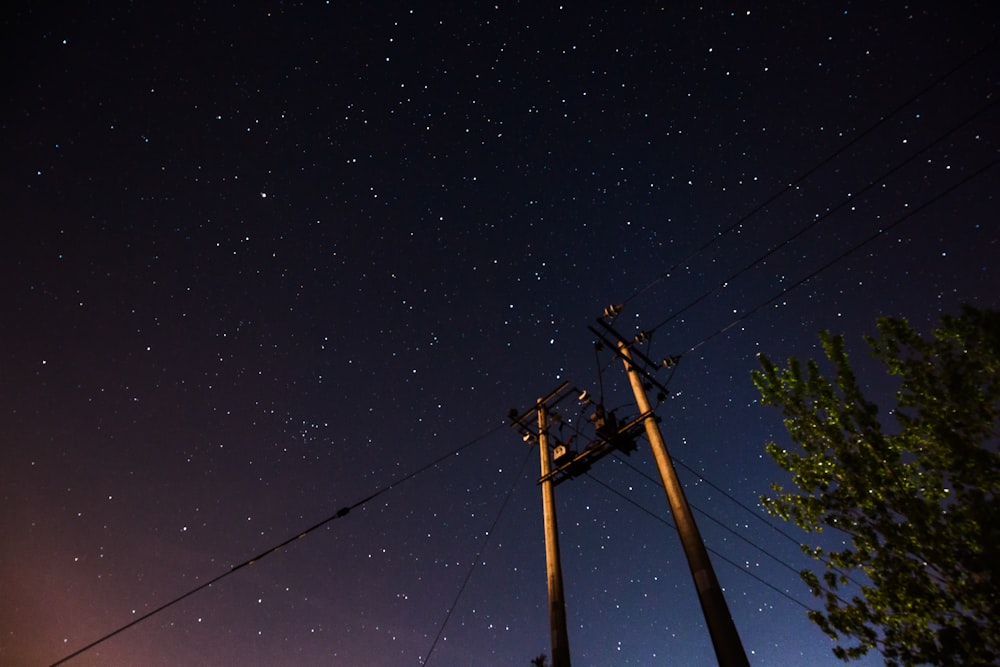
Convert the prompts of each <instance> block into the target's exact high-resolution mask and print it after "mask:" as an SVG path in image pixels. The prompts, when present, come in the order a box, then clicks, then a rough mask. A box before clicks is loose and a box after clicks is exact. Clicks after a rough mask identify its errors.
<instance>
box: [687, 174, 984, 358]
mask: <svg viewBox="0 0 1000 667" xmlns="http://www.w3.org/2000/svg"><path fill="white" fill-rule="evenodd" d="M997 162H1000V160H997V159H994V160H992V161H991V162H989V163H988V164H986V165H985V166H983V167H980V168H979V169H977V170H976V171H974V172H972V173H971V174H969V175H967V176H966V177H965V178H963V179H961V180H960V181H958V182H957V183H955V184H953V185H951V186H949V187H948V188H946V189H944V190H942V191H941V192H939V193H938V194H936V195H935V196H933V197H931V198H930V199H928V200H927V201H925V202H924V203H923V204H921V205H919V206H917V207H915V208H913V209H911V210H909V211H907V212H906V213H905V214H903V215H901V216H900V217H898V218H896V220H894V221H893V222H892V223H891V224H889V225H888V226H886V227H883V228H882V229H880V230H878V231H877V232H875V233H874V234H871V235H870V236H868V237H867V238H865V239H863V240H861V241H859V242H858V243H855V244H854V245H852V246H851V247H849V248H848V249H847V250H845V251H844V252H842V253H840V254H839V255H837V256H836V257H834V258H833V259H831V260H830V261H828V262H826V263H824V264H822V265H821V266H820V267H819V268H817V269H816V270H814V271H812V272H811V273H809V274H807V275H806V276H804V277H802V278H800V279H799V280H797V281H795V282H794V283H792V284H791V285H789V286H788V287H786V288H785V289H783V290H781V291H780V292H778V293H777V294H775V295H774V296H772V297H771V298H769V299H768V300H766V301H764V302H762V303H759V304H757V305H756V306H754V307H753V308H750V309H748V310H746V311H744V312H743V314H742V315H740V316H739V317H737V318H736V319H734V320H733V321H731V322H730V323H729V324H727V325H725V326H724V327H722V328H720V329H718V330H717V331H715V332H713V333H711V334H709V335H708V336H706V337H704V338H702V339H701V340H700V341H699V342H697V343H695V344H694V345H692V346H691V347H690V348H688V350H687V351H688V352H689V353H690V352H694V351H695V350H697V349H698V348H699V347H701V346H702V345H704V344H705V343H707V342H709V341H710V340H712V339H713V338H715V337H717V336H719V335H721V334H723V333H725V332H726V331H729V330H730V329H731V328H733V327H734V326H736V325H737V324H739V323H740V322H742V321H743V320H745V319H748V318H750V317H751V316H753V315H755V314H756V313H757V312H758V311H760V310H761V309H762V308H765V307H767V306H769V305H771V304H772V303H774V302H775V301H777V300H778V299H780V298H781V297H783V296H785V295H786V294H788V293H789V292H791V291H792V290H793V289H795V288H797V287H800V286H801V285H803V284H805V283H806V282H808V281H809V280H812V279H813V278H815V277H816V276H818V275H819V274H820V273H822V272H823V271H826V270H827V269H829V268H830V267H831V266H833V265H835V264H837V263H838V262H841V261H842V260H844V259H846V258H847V257H849V256H850V255H852V254H854V253H855V252H857V251H858V250H860V249H861V248H863V247H864V246H866V245H868V244H869V243H871V242H872V241H874V240H875V239H877V238H879V237H880V236H883V235H884V234H885V233H886V232H889V231H892V230H893V229H895V228H896V227H898V226H899V225H901V224H902V223H903V222H905V221H906V220H908V219H910V218H911V217H913V216H914V215H916V214H917V213H920V212H921V211H923V210H924V209H925V208H927V207H929V206H930V205H931V204H934V203H937V202H938V201H940V200H941V199H944V198H945V197H946V196H948V195H950V194H951V193H952V192H954V191H955V190H957V189H958V188H960V187H962V186H963V185H966V184H967V183H969V182H970V181H972V180H973V179H975V178H976V177H978V176H981V175H982V174H984V173H986V172H987V171H989V170H990V169H992V168H993V167H995V166H996V165H997Z"/></svg>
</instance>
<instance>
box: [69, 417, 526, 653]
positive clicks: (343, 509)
mask: <svg viewBox="0 0 1000 667" xmlns="http://www.w3.org/2000/svg"><path fill="white" fill-rule="evenodd" d="M505 426H506V425H505V424H499V425H497V426H494V427H493V428H491V429H490V430H488V431H486V432H485V433H482V434H480V435H477V436H476V437H474V438H472V439H471V440H469V441H468V442H466V443H465V444H463V445H460V446H459V447H456V448H455V449H453V450H451V451H450V452H448V453H447V454H444V455H442V456H439V457H438V458H436V459H434V460H433V461H431V462H430V463H428V464H426V465H424V466H422V467H420V468H418V469H416V470H414V471H413V472H411V473H409V474H407V475H404V476H403V477H400V478H399V479H397V480H396V481H394V482H391V483H390V484H387V485H385V486H383V487H382V488H380V489H378V490H377V491H375V492H374V493H372V494H371V495H370V496H368V497H366V498H363V499H361V500H359V501H357V502H356V503H354V504H353V505H346V506H344V507H341V508H340V509H339V510H337V511H336V512H335V513H334V514H331V515H330V516H328V517H326V518H325V519H323V520H322V521H320V522H319V523H316V524H313V525H312V526H310V527H309V528H306V529H305V530H303V531H300V532H299V533H296V534H295V535H293V536H292V537H289V538H288V539H286V540H285V541H283V542H281V543H279V544H276V545H274V546H273V547H271V548H270V549H267V550H266V551H262V552H261V553H259V554H257V555H256V556H254V557H253V558H248V559H247V560H245V561H243V562H242V563H240V564H239V565H233V566H232V567H231V568H229V570H227V571H225V572H223V573H221V574H219V575H218V576H215V577H213V578H212V579H209V580H208V581H206V582H204V583H203V584H200V585H198V586H196V587H194V588H192V589H191V590H189V591H188V592H186V593H184V594H183V595H179V596H177V597H176V598H174V599H172V600H170V601H169V602H165V603H164V604H162V605H160V606H159V607H157V608H156V609H153V610H152V611H149V612H147V613H145V614H143V615H142V616H140V617H139V618H136V619H134V620H132V621H130V622H129V623H126V624H125V625H123V626H121V627H119V628H117V629H115V630H113V631H111V632H109V633H108V634H106V635H104V636H102V637H100V638H98V639H96V640H94V641H92V642H90V643H89V644H87V645H86V646H84V647H82V648H79V649H77V650H76V651H73V652H72V653H70V654H69V655H67V656H65V657H63V658H61V659H59V660H57V661H56V662H54V663H52V665H51V667H57V665H61V664H63V663H65V662H67V661H68V660H71V659H73V658H75V657H77V656H78V655H80V654H82V653H85V652H87V651H89V650H90V649H92V648H94V647H95V646H98V645H99V644H102V643H104V642H106V641H107V640H109V639H111V638H112V637H115V636H116V635H119V634H121V633H122V632H124V631H126V630H128V629H129V628H131V627H133V626H135V625H138V624H139V623H141V622H142V621H145V620H146V619H148V618H151V617H152V616H155V615H156V614H159V613H160V612H162V611H165V610H166V609H169V608H170V607H172V606H174V605H175V604H177V603H178V602H181V601H182V600H185V599H187V598H189V597H191V596H192V595H194V594H195V593H198V592H199V591H202V590H204V589H206V588H208V587H209V586H211V585H212V584H214V583H216V582H219V581H221V580H222V579H225V578H226V577H228V576H229V575H231V574H234V573H236V572H237V571H239V570H241V569H243V568H245V567H247V566H249V565H253V564H254V563H256V562H257V561H259V560H261V559H262V558H264V557H265V556H270V555H271V554H273V553H274V552H276V551H280V550H281V549H282V548H284V547H286V546H288V545H289V544H291V543H292V542H295V541H296V540H300V539H302V538H303V537H305V536H306V535H308V534H309V533H311V532H313V531H315V530H317V529H319V528H322V527H323V526H325V525H327V524H328V523H330V522H332V521H334V520H336V519H342V518H344V517H345V516H347V515H348V514H349V513H350V512H351V510H353V509H356V508H358V507H361V506H362V505H364V504H365V503H367V502H369V501H371V500H374V499H375V498H377V497H379V496H380V495H382V494H383V493H385V492H387V491H389V490H390V489H393V488H395V487H397V486H399V485H400V484H402V483H403V482H407V481H409V480H411V479H413V478H414V477H416V476H417V475H420V474H422V473H424V472H426V471H427V470H430V469H431V468H433V467H435V466H437V465H438V464H440V463H442V462H443V461H445V460H447V459H449V458H451V457H452V456H455V455H457V454H459V453H461V452H462V451H464V450H466V449H468V448H469V447H472V446H473V445H475V444H477V443H479V442H481V441H482V440H484V439H486V438H487V437H489V436H490V435H493V434H494V433H496V432H497V431H499V430H500V429H502V428H504V427H505Z"/></svg>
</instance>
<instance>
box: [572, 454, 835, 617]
mask: <svg viewBox="0 0 1000 667" xmlns="http://www.w3.org/2000/svg"><path fill="white" fill-rule="evenodd" d="M587 477H588V478H590V479H592V480H593V481H595V482H597V483H598V484H600V485H601V486H603V487H604V488H605V489H607V490H608V491H610V492H611V493H613V494H615V495H616V496H618V497H619V498H621V499H622V500H625V501H626V502H628V503H630V504H631V505H633V506H635V507H636V508H638V509H640V510H642V511H643V512H645V513H646V514H648V515H649V516H651V517H653V518H654V519H656V520H657V521H659V522H660V523H662V524H665V525H667V526H669V527H671V528H673V529H675V530H676V529H677V527H676V526H674V524H672V523H671V522H670V521H668V520H667V519H665V518H663V517H662V516H660V515H659V514H657V513H656V512H654V511H652V510H650V509H647V508H646V507H644V506H642V505H640V504H639V503H637V502H636V501H634V500H632V499H631V498H629V497H628V496H626V495H625V494H623V493H621V492H620V491H618V489H616V488H614V487H613V486H610V485H609V484H606V483H604V482H603V481H601V480H599V479H597V478H596V477H594V476H593V475H591V474H590V473H589V472H588V473H587ZM699 511H701V510H699ZM705 548H706V549H707V550H708V551H710V552H711V553H712V554H713V555H715V556H716V557H717V558H719V559H721V560H723V561H725V562H726V563H729V564H730V565H732V566H733V567H734V568H736V569H737V570H739V571H740V572H742V573H744V574H746V575H748V576H750V577H752V578H754V579H756V580H757V581H758V582H760V583H762V584H764V585H765V586H767V587H768V588H770V589H771V590H772V591H774V592H775V593H778V594H779V595H781V596H782V597H784V598H786V599H788V600H790V601H792V602H794V603H795V604H797V605H798V606H800V607H802V608H803V609H805V610H806V611H815V610H814V609H813V608H812V607H810V606H809V605H807V604H805V603H804V602H801V601H800V600H797V599H796V598H794V597H792V596H791V595H789V594H788V593H786V592H785V591H783V590H781V589H780V588H778V587H777V586H775V585H774V584H771V583H769V582H767V581H765V580H764V579H761V578H760V577H758V576H757V575H756V574H754V573H753V572H751V571H750V570H747V569H745V568H744V567H743V566H742V565H740V564H739V563H737V562H735V561H733V560H730V559H729V558H727V557H726V556H724V555H723V554H721V553H719V552H718V551H716V550H715V549H713V548H712V547H710V546H708V545H705ZM758 548H759V547H758ZM765 553H766V552H765ZM768 555H770V554H768ZM772 558H773V556H772Z"/></svg>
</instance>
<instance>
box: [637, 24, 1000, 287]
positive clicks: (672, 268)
mask: <svg viewBox="0 0 1000 667" xmlns="http://www.w3.org/2000/svg"><path fill="white" fill-rule="evenodd" d="M996 44H997V39H996V38H994V39H993V40H991V41H990V42H988V43H987V44H986V45H984V46H983V47H981V48H979V49H978V50H976V51H974V52H973V53H971V54H970V55H968V56H967V57H965V58H964V59H963V60H961V61H960V62H959V63H958V64H956V65H955V66H953V67H952V68H951V69H949V70H948V71H946V72H945V73H944V74H942V75H941V76H939V77H937V78H936V79H934V80H933V81H931V82H930V83H929V84H928V85H927V86H925V87H924V88H922V89H920V90H919V91H917V92H916V93H914V94H913V95H911V96H910V97H909V98H907V99H906V100H905V101H903V102H902V103H901V104H899V105H898V106H896V107H895V108H894V109H893V110H892V111H890V112H889V113H887V114H884V115H883V116H881V117H880V118H879V119H878V120H877V121H876V122H875V123H874V124H873V125H871V126H869V127H868V128H867V129H866V130H864V131H862V132H861V133H860V134H857V135H855V136H854V138H853V139H851V140H850V141H848V142H847V143H846V144H844V145H843V146H841V147H840V148H838V149H837V150H836V151H834V152H833V153H831V154H830V155H828V156H827V157H825V158H823V159H822V160H820V162H819V163H818V164H817V165H816V166H814V167H812V168H811V169H808V170H806V171H805V172H803V173H802V174H801V175H799V177H798V178H796V179H795V180H794V181H792V182H790V183H789V184H788V185H787V186H785V187H784V188H781V189H780V190H778V191H777V192H775V193H774V194H773V195H771V196H770V197H768V198H767V199H765V200H764V201H763V202H762V203H760V204H758V205H757V206H755V207H754V208H753V209H751V210H750V212H749V213H746V214H745V215H744V216H743V217H742V218H740V219H739V220H737V221H736V222H734V223H733V224H731V225H730V226H728V227H726V228H725V229H723V230H722V231H720V232H718V233H717V234H716V235H715V236H713V237H712V238H710V239H709V240H708V241H706V242H704V243H703V244H702V245H700V246H699V247H698V248H696V249H695V250H694V251H692V252H691V253H689V254H688V255H687V256H686V257H684V258H683V259H681V260H680V261H678V262H675V263H674V264H672V265H671V266H670V268H668V269H667V270H666V271H664V272H663V273H662V274H660V275H659V276H657V277H656V278H655V279H654V280H653V281H651V282H650V283H649V284H647V285H646V286H645V287H642V288H640V289H638V290H636V291H635V292H633V293H632V295H631V296H629V297H628V298H627V299H625V301H624V302H623V304H627V303H629V302H630V301H632V300H633V299H635V298H636V297H638V296H640V295H641V294H643V293H644V292H646V291H647V290H649V289H652V288H653V287H654V286H656V285H658V284H659V283H660V282H662V281H664V280H666V279H667V278H669V277H670V275H671V274H672V273H673V272H674V271H676V270H677V269H678V268H679V267H681V266H683V265H684V264H687V263H688V262H690V261H691V260H692V259H694V258H695V257H697V256H699V255H700V254H701V253H703V252H705V251H706V250H708V249H709V248H710V247H712V246H713V245H715V243H717V242H718V241H719V240H721V239H722V238H723V237H725V236H727V235H728V234H730V233H731V232H733V231H734V230H736V229H739V228H740V227H741V226H742V225H743V224H744V223H745V222H746V221H747V220H749V219H750V218H752V217H753V216H755V215H757V214H758V213H760V212H761V211H762V210H764V209H765V208H767V207H768V206H770V205H771V204H773V203H774V202H775V201H776V200H778V199H779V198H780V197H782V196H783V195H784V194H785V193H786V192H788V191H790V190H792V189H794V188H795V187H796V186H798V185H800V184H801V183H802V182H804V181H805V180H806V179H808V178H809V177H810V176H812V175H813V174H815V173H816V172H817V171H819V170H820V169H822V168H823V167H825V166H826V165H827V164H829V163H830V162H832V161H833V160H835V159H836V158H838V157H840V156H841V155H842V154H843V153H844V152H846V151H847V150H848V149H849V148H851V147H852V146H854V145H855V144H857V143H859V142H860V141H861V140H862V139H864V138H865V137H867V136H868V135H870V134H871V133H872V132H874V131H875V130H876V129H878V128H879V127H881V126H882V124H883V123H885V122H886V121H887V120H889V119H890V118H892V117H893V116H895V115H896V114H898V113H899V112H901V111H902V110H903V109H905V108H906V107H908V106H910V105H911V104H913V103H914V102H916V101H917V100H918V99H920V98H921V97H923V96H924V95H926V94H927V93H929V92H930V91H931V90H933V89H934V88H936V87H937V86H939V85H940V84H941V83H943V82H944V81H945V80H947V79H949V78H950V77H951V76H952V75H954V74H955V73H956V72H958V71H959V70H960V69H962V68H964V67H965V66H966V65H968V64H969V63H971V62H972V61H974V60H976V59H977V58H979V56H981V55H983V54H984V53H986V52H987V51H989V50H990V49H991V48H992V47H994V46H995V45H996Z"/></svg>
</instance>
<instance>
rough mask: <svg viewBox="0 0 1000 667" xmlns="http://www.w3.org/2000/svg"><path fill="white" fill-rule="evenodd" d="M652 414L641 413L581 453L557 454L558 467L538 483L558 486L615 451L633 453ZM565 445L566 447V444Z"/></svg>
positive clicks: (542, 477) (540, 478) (539, 479)
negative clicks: (549, 483) (561, 455)
mask: <svg viewBox="0 0 1000 667" xmlns="http://www.w3.org/2000/svg"><path fill="white" fill-rule="evenodd" d="M650 416H652V412H645V413H643V414H641V415H639V416H638V417H636V418H635V419H633V420H632V421H630V422H628V423H626V424H625V425H624V426H622V427H621V428H619V429H618V432H617V433H615V434H613V435H611V436H609V437H604V438H600V439H598V440H596V441H593V442H591V444H590V445H588V446H587V448H586V449H584V450H583V451H582V452H580V453H579V454H577V453H575V452H567V454H566V455H565V456H564V457H562V458H560V457H559V456H557V457H556V461H555V463H556V466H557V467H556V468H555V469H554V470H552V471H551V472H549V473H548V474H547V475H542V476H541V477H539V478H538V483H539V484H541V483H543V482H547V481H549V480H552V483H553V484H554V485H556V486H558V485H559V484H561V483H562V482H565V481H566V480H568V479H572V478H574V477H578V476H580V475H582V474H583V473H585V472H587V470H589V469H590V466H591V465H593V464H594V463H595V462H597V461H599V460H600V459H602V458H604V457H605V456H607V455H608V454H611V453H612V452H614V451H620V452H624V453H625V454H631V453H632V452H634V451H635V449H636V444H635V441H636V438H638V437H639V436H640V435H642V434H643V433H644V432H645V421H646V418H647V417H650ZM563 446H564V447H565V445H563ZM569 457H572V458H569ZM566 458H569V460H568V461H567V460H565V459H566Z"/></svg>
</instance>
